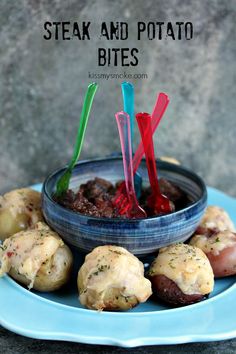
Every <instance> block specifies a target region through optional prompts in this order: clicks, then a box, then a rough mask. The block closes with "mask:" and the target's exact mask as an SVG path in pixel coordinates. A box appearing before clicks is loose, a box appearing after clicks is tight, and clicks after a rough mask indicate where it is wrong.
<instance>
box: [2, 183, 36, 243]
mask: <svg viewBox="0 0 236 354" xmlns="http://www.w3.org/2000/svg"><path fill="white" fill-rule="evenodd" d="M42 220H43V216H42V213H41V193H39V192H36V191H34V190H33V189H30V188H22V189H16V190H13V191H11V192H9V193H6V194H5V195H4V196H0V240H2V241H4V240H5V239H6V238H7V237H10V236H12V235H14V234H15V233H16V232H19V231H21V230H26V229H28V228H29V227H32V226H33V225H35V224H36V223H37V222H39V221H42Z"/></svg>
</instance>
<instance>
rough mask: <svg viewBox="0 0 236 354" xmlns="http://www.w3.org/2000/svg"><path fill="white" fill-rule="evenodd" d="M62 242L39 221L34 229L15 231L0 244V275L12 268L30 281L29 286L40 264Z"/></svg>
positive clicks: (50, 255) (31, 284) (53, 252)
mask: <svg viewBox="0 0 236 354" xmlns="http://www.w3.org/2000/svg"><path fill="white" fill-rule="evenodd" d="M63 244H64V243H63V241H62V240H61V239H60V237H59V236H58V235H57V234H56V233H55V232H53V231H52V230H51V229H50V228H49V227H48V226H47V225H46V224H44V223H41V222H40V223H37V224H36V225H35V228H34V229H31V230H27V231H21V232H18V233H16V234H15V235H13V236H11V237H9V238H7V239H6V240H5V241H4V243H3V245H2V246H1V252H0V261H1V266H0V276H2V275H3V274H5V273H7V272H9V271H10V269H11V268H14V269H15V270H16V271H18V272H19V274H21V275H24V276H25V277H26V278H27V279H29V280H30V281H31V282H30V285H29V288H31V287H32V286H33V284H34V280H35V277H36V274H37V272H38V271H39V269H40V267H41V265H42V264H43V263H44V262H46V261H47V260H48V259H49V258H50V257H52V256H53V255H54V254H55V252H56V251H57V249H58V248H59V247H60V246H62V245H63Z"/></svg>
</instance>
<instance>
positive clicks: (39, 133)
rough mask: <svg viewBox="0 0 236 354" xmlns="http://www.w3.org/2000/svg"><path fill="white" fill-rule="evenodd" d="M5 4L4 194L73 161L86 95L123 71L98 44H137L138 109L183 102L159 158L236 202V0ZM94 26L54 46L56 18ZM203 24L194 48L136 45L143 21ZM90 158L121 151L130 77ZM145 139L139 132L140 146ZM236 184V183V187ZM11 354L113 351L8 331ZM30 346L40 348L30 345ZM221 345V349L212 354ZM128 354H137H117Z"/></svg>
mask: <svg viewBox="0 0 236 354" xmlns="http://www.w3.org/2000/svg"><path fill="white" fill-rule="evenodd" d="M85 3H86V2H85V1H78V0H74V1H73V0H72V1H63V0H58V1H56V0H52V1H49V0H44V1H36V0H22V1H17V0H11V1H9V0H0V151H1V153H0V166H1V167H0V191H2V192H3V191H6V190H8V189H10V188H14V187H19V186H24V185H28V184H31V183H34V182H40V181H42V180H43V179H44V177H45V176H46V175H47V174H48V173H49V172H50V171H52V170H53V169H55V168H58V167H59V166H62V165H63V164H65V163H66V162H67V161H68V159H69V157H70V156H71V153H72V147H73V141H74V139H75V135H76V130H77V126H78V118H79V115H80V110H81V104H82V99H83V95H84V92H85V89H86V86H87V84H88V83H89V81H90V80H89V78H88V71H90V72H96V73H101V72H106V73H112V72H115V73H116V72H117V73H120V72H123V69H120V68H112V67H111V68H98V66H97V58H96V55H97V47H98V46H101V47H103V46H108V45H110V46H114V47H119V46H121V45H123V46H125V47H127V46H129V47H131V48H132V47H135V46H137V47H138V48H139V50H140V55H139V60H140V64H139V66H138V67H136V68H135V67H134V68H131V69H127V68H126V72H130V73H147V74H148V80H136V81H134V83H135V87H136V112H137V111H141V110H142V111H149V112H150V111H151V110H152V106H153V104H154V100H155V97H156V93H157V91H165V92H167V93H168V94H169V96H170V99H171V103H170V105H169V108H168V111H167V113H166V115H165V119H164V120H163V122H162V123H161V126H160V128H159V129H158V133H157V134H156V136H155V147H156V153H157V154H158V155H162V154H164V155H170V156H174V157H176V158H177V159H179V160H180V161H182V163H183V164H184V165H186V166H187V167H190V168H192V169H194V170H195V171H196V172H198V173H199V174H200V175H201V176H202V177H203V178H204V179H205V181H206V182H207V183H208V184H209V185H212V186H215V187H217V188H220V189H222V190H224V191H225V192H227V193H230V194H231V195H233V196H236V184H235V175H236V164H235V152H236V142H235V133H236V125H235V112H236V86H235V81H236V77H235V75H236V70H235V67H236V64H235V57H236V56H235V54H236V43H235V41H236V30H235V29H236V26H235V18H236V1H235V0H232V1H230V0H221V1H217V0H209V1H199V0H198V1H196V0H190V1H187V0H173V1H170V0H163V1H161V0H158V1H155V0H148V1H142V0H137V1H127V0H120V1H117V2H112V1H108V0H101V1H89V2H88V1H87V4H85ZM47 20H49V21H60V20H64V21H65V20H68V21H81V20H85V21H86V20H90V21H91V22H92V23H93V26H94V27H93V30H92V39H91V41H89V42H78V41H77V40H73V41H64V42H63V41H45V40H44V39H43V23H44V22H45V21H47ZM103 20H106V21H117V20H125V21H128V22H129V25H130V32H129V40H128V41H127V43H125V44H124V43H123V44H121V43H119V42H118V43H109V44H108V43H105V42H104V41H103V40H100V39H98V34H97V31H98V28H99V24H100V23H101V22H102V21H103ZM138 20H139V21H141V20H142V21H151V20H152V21H165V22H167V21H172V22H175V21H181V20H183V21H192V22H193V23H194V39H193V40H192V41H184V40H182V41H172V40H162V41H158V40H157V41H148V40H146V41H141V42H137V41H136V40H135V22H136V21H138ZM99 83H100V87H99V90H98V92H97V94H96V98H95V102H94V106H93V110H92V115H91V120H90V122H89V125H88V129H87V134H86V140H85V145H84V148H83V152H82V157H83V158H88V157H95V156H104V155H108V154H110V153H111V152H113V151H118V150H119V139H118V135H117V128H116V124H115V120H114V112H116V111H117V110H119V109H120V108H121V107H122V100H121V94H120V86H119V84H120V82H119V80H108V81H106V80H100V81H99ZM137 141H138V132H137V131H136V143H137ZM233 181H234V183H233ZM0 341H1V348H2V349H3V351H4V352H6V353H23V352H24V353H26V352H27V353H31V352H41V353H46V352H48V351H52V352H55V351H56V352H58V353H59V352H70V353H72V352H78V351H81V352H83V353H85V352H88V353H89V352H92V351H97V352H98V353H103V352H104V353H105V351H106V350H105V349H104V348H102V347H97V349H95V347H91V346H79V345H76V344H74V345H69V344H64V345H62V344H58V343H54V344H50V345H48V344H47V342H46V343H45V342H43V341H31V340H29V339H24V338H21V337H19V336H15V335H13V334H9V332H7V331H5V330H1V331H0ZM235 345H236V342H235V341H226V342H223V343H215V344H214V345H212V346H211V347H210V346H209V345H207V344H196V345H184V346H177V347H166V349H165V348H163V347H162V348H159V349H157V348H155V349H154V348H149V349H145V350H144V349H143V348H142V349H139V350H134V351H132V352H136V353H138V352H140V353H141V352H142V353H145V352H150V353H152V352H153V353H154V352H155V353H157V352H160V353H164V352H165V353H171V352H172V351H175V353H180V352H181V353H182V352H183V353H184V352H186V353H189V352H192V353H195V352H199V351H201V352H203V353H209V352H211V353H219V352H221V351H224V352H225V353H233V352H235V350H236V347H235ZM27 347H28V349H27V350H28V351H26V348H27ZM210 348H211V349H210ZM110 352H117V353H123V352H125V350H121V349H114V348H112V349H110Z"/></svg>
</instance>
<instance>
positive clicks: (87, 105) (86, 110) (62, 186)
mask: <svg viewBox="0 0 236 354" xmlns="http://www.w3.org/2000/svg"><path fill="white" fill-rule="evenodd" d="M97 88H98V84H96V83H92V84H90V85H89V86H88V88H87V92H86V95H85V99H84V104H83V108H82V112H81V116H80V122H79V129H78V132H77V137H76V143H75V147H74V152H73V156H72V159H71V161H70V164H69V166H68V167H67V169H66V171H65V172H64V174H63V175H62V176H61V177H60V178H59V180H58V182H57V185H56V196H57V197H60V196H61V195H63V194H64V193H65V192H66V191H67V189H68V187H69V183H70V178H71V174H72V170H73V168H74V166H75V164H76V162H77V160H78V158H79V156H80V152H81V149H82V145H83V142H84V135H85V130H86V127H87V123H88V118H89V114H90V110H91V107H92V103H93V99H94V95H95V93H96V91H97Z"/></svg>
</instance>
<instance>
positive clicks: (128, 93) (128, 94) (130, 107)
mask: <svg viewBox="0 0 236 354" xmlns="http://www.w3.org/2000/svg"><path fill="white" fill-rule="evenodd" d="M121 91H122V96H123V104H124V112H125V113H127V114H128V115H129V116H130V132H131V146H132V152H133V137H134V85H133V84H131V83H130V82H122V84H121ZM134 188H135V192H136V196H137V198H139V197H140V196H141V191H142V177H141V176H140V174H139V173H137V172H136V173H135V175H134Z"/></svg>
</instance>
